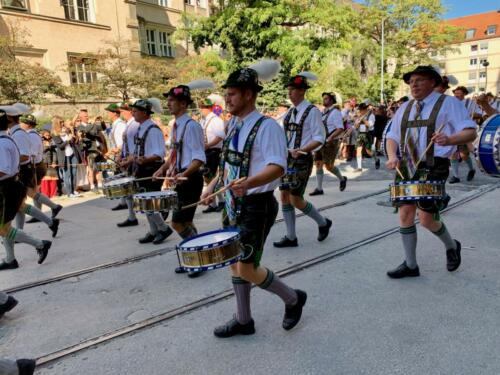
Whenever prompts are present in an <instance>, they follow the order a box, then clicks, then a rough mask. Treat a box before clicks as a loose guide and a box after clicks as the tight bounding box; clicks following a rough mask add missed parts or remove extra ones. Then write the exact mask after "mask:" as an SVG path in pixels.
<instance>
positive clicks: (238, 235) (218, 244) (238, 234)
mask: <svg viewBox="0 0 500 375" xmlns="http://www.w3.org/2000/svg"><path fill="white" fill-rule="evenodd" d="M224 232H234V233H236V235H235V236H234V237H231V238H228V239H226V240H222V241H219V242H215V243H213V244H210V245H200V246H190V247H183V246H184V244H185V243H186V242H188V241H191V240H193V239H195V238H200V237H204V236H206V235H209V234H215V233H224ZM240 238H241V231H240V230H239V229H238V228H224V229H216V230H211V231H209V232H204V233H200V234H197V235H196V236H193V237H189V238H186V239H184V240H182V241H181V242H180V243H179V244H178V245H177V246H176V248H177V249H178V250H179V251H201V250H210V249H213V248H216V247H221V246H223V245H226V244H228V243H230V242H233V241H237V240H239V239H240Z"/></svg>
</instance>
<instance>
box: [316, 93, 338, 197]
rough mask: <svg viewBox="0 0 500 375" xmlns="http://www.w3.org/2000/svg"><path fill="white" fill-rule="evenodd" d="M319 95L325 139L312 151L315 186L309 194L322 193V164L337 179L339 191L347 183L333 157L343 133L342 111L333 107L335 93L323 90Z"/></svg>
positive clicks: (335, 102)
mask: <svg viewBox="0 0 500 375" xmlns="http://www.w3.org/2000/svg"><path fill="white" fill-rule="evenodd" d="M321 96H322V97H323V106H324V107H325V108H324V110H323V113H322V116H321V117H322V120H323V124H324V125H325V130H326V140H325V144H324V145H323V147H321V149H320V150H318V151H316V152H315V153H314V160H315V161H316V183H317V186H316V189H314V191H313V192H312V193H310V194H309V195H323V176H324V172H323V165H324V166H325V167H326V169H327V170H328V171H329V172H330V173H333V174H334V175H335V176H337V178H338V179H339V181H340V186H339V189H340V191H344V190H345V188H346V185H347V177H345V176H342V173H340V170H339V169H338V168H337V167H336V166H335V159H336V158H337V154H338V152H339V145H340V137H341V135H342V134H343V133H344V123H343V119H342V112H340V110H339V109H338V108H336V107H335V104H337V98H336V96H335V93H333V92H324V93H323V94H322V95H321Z"/></svg>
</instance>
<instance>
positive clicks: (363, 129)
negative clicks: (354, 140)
mask: <svg viewBox="0 0 500 375" xmlns="http://www.w3.org/2000/svg"><path fill="white" fill-rule="evenodd" d="M365 115H366V114H365ZM365 115H362V116H360V118H362V117H364V116H365ZM366 120H367V121H368V127H367V126H366V125H365V124H363V123H362V124H361V125H359V129H358V131H359V132H360V133H366V132H368V130H373V129H374V127H375V120H376V119H375V115H374V114H373V113H371V112H370V113H369V114H368V116H367V117H366Z"/></svg>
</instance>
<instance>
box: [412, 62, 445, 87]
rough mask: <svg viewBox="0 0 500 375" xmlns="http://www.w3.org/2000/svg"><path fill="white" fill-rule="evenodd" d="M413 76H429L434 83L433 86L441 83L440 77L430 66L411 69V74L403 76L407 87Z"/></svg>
mask: <svg viewBox="0 0 500 375" xmlns="http://www.w3.org/2000/svg"><path fill="white" fill-rule="evenodd" d="M413 74H424V75H427V76H430V77H431V78H432V79H434V81H435V82H436V84H435V86H439V85H440V84H441V82H443V78H442V77H441V75H440V74H439V73H438V72H437V71H436V70H435V69H434V68H433V67H432V66H430V65H420V66H417V67H416V68H415V69H413V70H412V71H411V72H407V73H405V74H403V81H404V82H405V83H406V84H407V85H409V84H410V78H411V76H412V75H413Z"/></svg>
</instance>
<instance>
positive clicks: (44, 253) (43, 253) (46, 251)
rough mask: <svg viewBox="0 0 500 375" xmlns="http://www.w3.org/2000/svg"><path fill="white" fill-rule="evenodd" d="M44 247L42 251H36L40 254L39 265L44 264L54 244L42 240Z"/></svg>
mask: <svg viewBox="0 0 500 375" xmlns="http://www.w3.org/2000/svg"><path fill="white" fill-rule="evenodd" d="M42 242H43V246H42V247H41V248H40V249H36V252H37V253H38V264H42V263H43V261H44V260H45V258H47V255H48V254H49V249H50V247H51V246H52V242H50V241H45V240H42Z"/></svg>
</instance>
